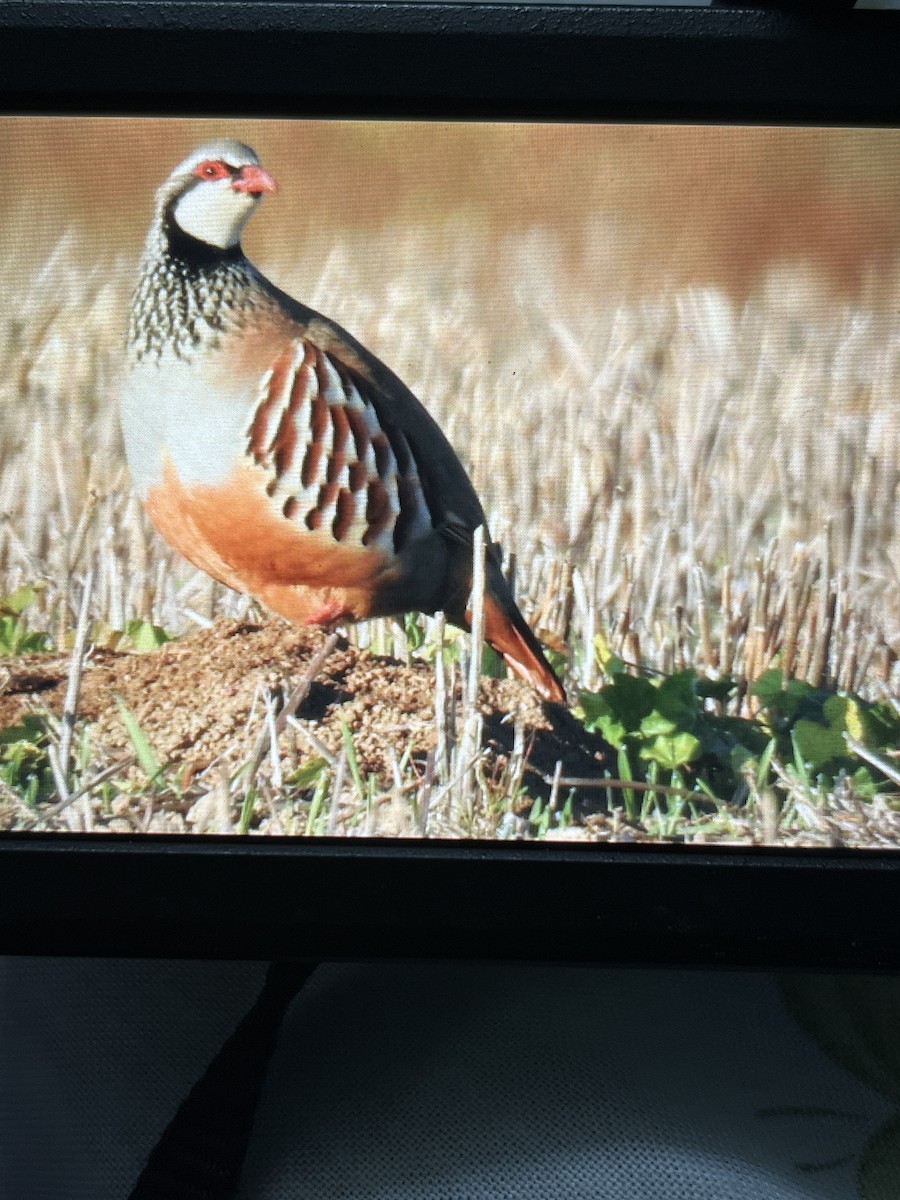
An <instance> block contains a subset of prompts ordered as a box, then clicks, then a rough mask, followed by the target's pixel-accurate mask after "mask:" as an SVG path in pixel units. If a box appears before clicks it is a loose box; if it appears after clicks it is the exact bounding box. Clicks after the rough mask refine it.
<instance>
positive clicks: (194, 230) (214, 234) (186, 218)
mask: <svg viewBox="0 0 900 1200" xmlns="http://www.w3.org/2000/svg"><path fill="white" fill-rule="evenodd" d="M231 182H232V181H231V178H230V177H229V178H226V179H216V180H203V181H201V182H200V183H198V184H195V185H194V186H193V187H190V188H188V190H187V191H186V192H184V194H183V195H181V196H179V198H178V200H176V202H175V207H174V208H173V210H172V215H173V216H174V218H175V221H176V222H177V224H178V227H179V228H180V229H182V230H183V231H184V232H185V233H187V234H190V236H191V237H195V238H197V240H198V241H201V242H206V244H207V245H208V246H217V247H218V248H219V249H220V250H229V249H231V247H232V246H236V245H237V244H238V242H239V241H240V238H241V231H242V229H243V228H244V225H245V224H246V222H247V219H248V217H249V216H250V214H251V213H252V212H253V209H254V207H255V206H256V203H257V200H258V197H256V196H252V195H250V193H249V192H236V191H235V190H234V188H233V187H232V186H231Z"/></svg>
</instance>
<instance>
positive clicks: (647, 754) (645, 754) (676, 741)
mask: <svg viewBox="0 0 900 1200" xmlns="http://www.w3.org/2000/svg"><path fill="white" fill-rule="evenodd" d="M640 756H641V758H642V759H643V760H644V761H645V762H656V763H659V765H660V766H661V767H666V768H667V769H668V770H670V771H673V770H675V769H676V768H677V767H683V766H686V765H687V764H688V763H691V762H694V760H695V759H697V758H699V756H700V740H699V738H695V737H694V735H693V734H692V733H678V734H676V735H675V736H674V737H658V738H654V740H653V741H652V742H651V743H650V745H649V746H642V747H641V750H640Z"/></svg>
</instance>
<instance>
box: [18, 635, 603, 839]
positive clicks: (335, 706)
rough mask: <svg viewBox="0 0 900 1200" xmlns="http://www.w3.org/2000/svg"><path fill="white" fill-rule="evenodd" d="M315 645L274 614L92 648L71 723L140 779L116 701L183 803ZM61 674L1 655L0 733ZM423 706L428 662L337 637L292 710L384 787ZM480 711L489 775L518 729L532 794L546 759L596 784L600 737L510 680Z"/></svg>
mask: <svg viewBox="0 0 900 1200" xmlns="http://www.w3.org/2000/svg"><path fill="white" fill-rule="evenodd" d="M324 641H325V635H324V634H323V633H322V632H321V631H319V630H310V629H296V628H293V627H290V626H288V625H286V624H285V623H283V622H281V621H278V620H273V621H271V622H268V623H267V624H265V625H251V624H246V623H240V622H236V621H225V620H222V621H218V622H217V623H216V624H215V625H213V626H212V627H211V628H209V629H206V630H203V631H200V632H197V633H193V634H190V635H188V636H187V637H184V638H183V639H180V640H179V641H176V642H171V643H168V644H166V645H164V646H162V647H161V648H160V649H158V650H156V651H153V652H150V653H144V654H137V653H118V652H112V651H108V650H95V651H93V652H92V653H91V654H90V656H89V658H88V660H87V662H86V664H85V670H84V675H83V681H82V687H81V695H80V699H79V703H78V715H79V718H80V719H82V720H85V721H88V722H90V723H91V726H92V735H91V736H92V742H91V745H92V753H93V756H94V757H95V758H96V760H97V763H96V765H97V768H98V769H100V768H102V767H104V766H105V765H106V764H107V763H109V762H111V761H115V760H116V759H121V760H122V775H130V776H131V777H133V778H135V779H137V778H138V777H139V776H140V772H139V769H138V767H137V765H136V763H135V761H134V758H135V756H134V751H133V747H132V744H131V741H130V739H129V736H128V733H127V731H126V728H125V725H124V723H123V720H122V714H121V709H120V707H119V704H118V703H117V698H119V699H121V701H122V702H124V704H126V705H127V706H128V708H129V709H130V710H131V712H132V713H133V714H134V716H135V718H136V719H137V721H138V723H139V724H140V726H141V729H142V730H143V732H144V734H145V735H146V737H147V739H148V740H149V742H150V744H151V745H152V747H153V749H154V751H155V753H156V755H157V757H158V758H159V759H160V761H161V762H163V763H165V764H167V765H168V766H169V767H170V768H172V769H173V770H175V771H177V772H178V777H179V780H180V786H181V788H182V789H183V790H184V791H186V792H187V793H193V800H196V799H197V797H198V796H200V795H202V794H204V793H206V792H208V791H209V790H210V788H211V787H213V786H214V784H215V781H216V780H217V779H218V778H221V777H222V776H223V774H224V773H225V772H226V771H230V772H234V770H236V769H237V768H238V767H239V766H240V765H241V764H242V763H246V762H247V761H248V759H249V758H250V757H251V755H252V753H253V749H254V746H255V745H256V744H257V741H258V739H259V736H260V733H261V731H262V730H264V728H265V722H266V699H265V697H266V696H267V695H268V696H270V697H272V698H273V700H274V703H275V707H276V709H277V707H278V706H279V705H280V702H281V698H282V697H283V696H285V695H287V694H288V693H289V692H290V690H291V689H292V688H293V687H295V686H296V684H297V683H298V682H299V681H300V679H301V678H302V677H303V675H304V672H305V670H306V668H307V666H308V664H309V661H310V659H311V658H312V656H313V655H314V654H315V653H316V651H317V650H319V649H320V648H321V646H322V645H323V643H324ZM68 670H69V659H68V656H58V655H46V654H39V655H23V656H20V657H18V658H15V659H8V660H6V662H5V663H4V664H3V665H2V667H0V671H2V672H5V674H4V675H2V676H0V687H2V694H0V729H2V728H6V727H9V726H11V725H15V724H17V723H18V722H19V721H20V720H21V718H22V716H23V714H24V713H26V712H28V711H30V710H38V711H49V712H51V713H54V714H56V715H57V716H58V715H59V714H60V713H61V710H62V706H63V699H64V695H65V690H66V679H67V674H68ZM4 685H5V686H4ZM434 704H435V679H434V669H433V667H431V666H430V665H428V664H427V663H422V662H416V661H414V662H413V663H411V664H410V665H408V666H404V665H403V664H401V663H398V662H396V661H394V660H392V659H387V658H383V657H379V656H377V655H374V654H372V653H370V652H368V651H364V650H359V649H357V648H355V647H353V646H351V645H349V644H348V643H347V642H346V641H339V642H338V644H337V646H336V647H335V649H334V650H333V651H332V653H331V654H330V656H329V657H328V659H327V661H326V662H325V664H324V667H323V668H322V670H321V671H320V673H319V675H318V678H317V679H316V680H315V682H314V683H313V684H312V686H311V689H310V692H309V695H308V696H307V699H306V700H305V701H304V702H303V703H302V704H301V705H300V707H299V709H298V710H297V714H296V715H297V717H298V719H300V721H301V722H302V723H303V725H304V727H305V728H307V729H308V730H309V731H310V732H311V733H312V734H313V735H314V737H316V738H317V739H319V741H320V743H321V744H322V745H323V746H324V747H325V748H327V751H328V752H330V753H332V754H335V755H337V754H339V753H340V750H341V745H342V736H343V735H342V730H341V725H342V724H343V725H344V726H346V728H348V729H349V730H350V732H351V734H352V736H353V744H354V746H355V749H356V753H357V755H358V758H359V764H360V769H361V771H362V773H363V775H364V776H365V775H367V774H374V775H375V776H376V777H377V779H378V781H379V782H380V784H381V785H382V786H383V787H384V788H386V789H389V788H390V787H391V786H392V782H393V778H394V776H393V770H394V766H395V764H396V761H397V758H398V757H399V755H401V754H402V753H403V751H404V750H406V749H407V747H410V746H411V747H412V758H413V760H414V761H424V759H425V756H426V755H427V753H428V751H429V750H431V749H433V748H434V746H435V742H436V722H435V713H434ZM479 707H480V711H481V713H482V715H483V717H484V727H485V739H486V742H487V744H488V757H487V762H486V765H485V774H486V776H487V777H488V778H491V777H492V776H495V777H499V776H500V775H501V774H502V771H503V769H504V767H505V766H506V764H507V762H508V759H509V754H510V752H511V750H512V746H513V739H514V732H515V725H516V723H517V721H518V722H520V723H522V724H523V725H524V727H525V742H526V745H530V753H529V769H528V771H527V773H526V779H525V783H526V786H527V788H528V791H529V793H530V795H531V796H532V797H534V796H537V795H540V794H543V795H545V796H546V795H547V794H548V793H549V787H548V784H547V779H546V777H548V776H552V774H553V771H554V769H555V767H556V763H557V762H558V761H561V762H562V774H563V775H564V776H578V777H584V776H591V777H599V776H600V774H601V772H602V769H603V767H602V762H601V758H600V757H599V756H602V743H601V742H600V741H599V740H597V739H595V738H593V737H592V736H591V735H588V734H586V733H585V731H584V729H583V728H582V727H581V726H580V724H579V723H578V722H577V721H575V720H574V718H572V717H571V716H570V714H568V713H567V712H565V711H564V710H562V709H559V708H557V707H555V706H547V705H543V704H542V703H541V702H540V701H539V699H538V698H537V697H536V696H535V694H534V693H533V692H532V691H531V690H530V689H529V688H528V687H527V686H525V685H524V684H522V683H520V682H519V681H518V680H513V679H507V680H493V679H484V680H482V684H481V692H480V705H479ZM280 745H281V749H282V753H283V754H285V755H286V758H285V763H286V768H288V767H290V766H292V765H293V766H302V764H303V763H304V761H308V760H309V759H310V758H312V757H313V756H315V754H316V750H315V747H314V746H313V745H312V744H311V743H310V741H309V740H308V739H304V738H303V737H302V736H301V735H299V734H298V733H297V732H296V731H294V730H290V729H289V730H288V732H287V733H286V734H285V735H284V736H283V737H282V740H281V743H280ZM266 770H267V766H266V765H264V773H265V771H266ZM89 773H90V774H93V773H94V771H93V770H91V771H90V772H89ZM529 803H530V802H529ZM151 827H152V828H154V829H156V828H167V829H175V828H177V823H176V824H175V825H173V824H172V823H171V822H170V823H169V824H167V825H165V826H160V824H159V823H158V822H155V821H154V822H153V823H152V826H151ZM123 828H124V827H123Z"/></svg>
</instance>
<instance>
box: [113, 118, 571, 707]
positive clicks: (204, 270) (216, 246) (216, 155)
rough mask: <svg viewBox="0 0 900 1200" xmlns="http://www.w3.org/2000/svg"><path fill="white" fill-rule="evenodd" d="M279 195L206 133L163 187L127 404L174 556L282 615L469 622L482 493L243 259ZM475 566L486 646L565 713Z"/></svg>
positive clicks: (412, 418) (140, 460) (365, 358)
mask: <svg viewBox="0 0 900 1200" xmlns="http://www.w3.org/2000/svg"><path fill="white" fill-rule="evenodd" d="M275 187H276V185H275V181H274V180H273V178H272V176H271V175H269V174H268V172H267V171H265V170H264V169H263V168H262V167H261V166H260V164H259V160H258V159H257V157H256V155H255V154H254V153H253V151H252V150H250V149H249V148H248V147H247V146H243V145H241V144H240V143H239V142H235V141H215V142H209V143H208V144H206V145H204V146H201V147H200V148H199V149H198V150H196V151H195V152H194V153H193V154H191V155H190V156H189V157H188V158H186V159H185V160H184V162H183V163H181V164H180V165H179V166H178V167H176V168H175V170H174V171H173V172H172V174H171V175H170V176H169V178H168V179H167V180H166V182H165V183H164V184H163V186H162V187H161V189H160V190H159V193H158V194H157V202H156V212H155V215H154V217H153V222H152V224H151V227H150V233H149V236H148V239H147V245H146V249H145V252H144V257H143V265H142V270H141V275H140V280H139V283H138V287H137V291H136V293H135V297H134V302H133V305H132V311H131V321H130V326H129V333H128V352H129V363H128V372H127V376H126V380H125V383H124V387H123V392H122V404H121V407H122V424H123V430H124V435H125V446H126V450H127V455H128V462H129V465H130V467H131V472H132V475H133V478H134V482H135V486H136V487H137V489H138V490H139V492H140V495H141V497H142V499H143V502H144V504H145V505H146V508H147V511H148V512H149V514H150V516H151V519H152V520H153V523H154V525H155V526H156V528H157V529H158V530H159V532H160V533H161V534H162V535H163V537H164V538H166V540H167V541H168V542H170V543H171V544H172V545H173V546H174V547H175V548H176V549H178V550H179V551H180V552H181V553H182V554H183V555H185V557H186V558H188V559H190V561H191V562H192V563H194V564H195V565H196V566H198V567H200V568H202V569H203V570H204V571H207V572H209V574H210V575H212V576H213V577H214V578H215V579H218V580H220V581H221V582H222V583H225V584H227V585H228V586H229V587H232V588H236V589H237V590H239V591H242V592H248V593H250V594H251V595H253V596H256V597H257V598H258V599H259V600H261V601H262V602H263V604H265V605H267V606H268V607H269V608H271V609H273V610H274V611H275V612H277V613H281V614H282V615H283V616H285V617H287V618H288V619H289V620H292V621H296V622H299V623H302V624H321V625H334V624H336V623H338V622H340V621H346V620H352V621H356V620H360V619H362V618H364V617H373V616H387V615H389V614H398V613H403V612H408V611H410V610H418V611H421V612H426V613H433V612H436V611H437V610H439V609H443V610H444V611H445V612H446V614H447V617H448V619H449V620H451V621H453V622H454V623H455V624H457V625H460V626H462V627H463V628H468V625H469V621H468V616H467V611H466V606H467V603H468V598H469V594H470V590H471V582H472V535H473V531H474V530H475V529H476V528H477V527H478V526H479V525H483V524H484V523H485V517H484V512H483V510H482V507H481V504H480V503H479V501H478V497H477V496H476V494H475V491H474V489H473V487H472V484H471V483H470V482H469V479H468V476H467V475H466V472H465V470H464V469H463V467H462V465H461V464H460V462H459V459H458V458H457V457H456V454H455V453H454V452H453V449H452V448H451V446H450V444H449V442H448V441H447V439H446V438H445V437H444V435H443V434H442V433H441V431H440V429H439V428H438V426H437V425H436V424H435V422H434V421H433V420H432V418H431V417H430V416H429V415H428V413H427V412H426V411H425V409H424V408H423V407H422V405H421V404H420V403H419V401H418V400H417V399H416V398H415V396H413V394H412V393H411V392H410V391H409V389H408V388H406V387H405V386H404V384H403V383H401V381H400V380H399V379H398V378H397V377H396V376H395V375H394V374H393V373H392V372H391V371H390V370H388V368H387V367H386V366H384V364H383V363H381V362H379V360H378V359H377V358H375V357H374V355H372V354H370V353H369V352H368V351H367V350H366V349H364V347H363V346H361V345H360V344H359V342H357V341H355V340H354V338H352V337H351V336H350V335H349V334H348V333H345V332H344V330H343V329H341V328H340V327H339V326H337V325H335V324H334V323H333V322H331V321H329V320H327V319H326V318H325V317H322V316H320V315H319V314H318V313H316V312H313V311H312V309H309V308H306V307H305V306H304V305H302V304H300V303H298V302H297V301H296V300H294V299H292V297H290V296H288V295H286V294H285V293H284V292H281V291H279V289H278V288H276V287H275V286H274V285H273V284H271V283H270V282H269V281H268V280H267V279H265V278H264V277H263V276H262V275H261V274H260V273H259V271H257V270H256V268H255V267H254V266H253V264H252V263H250V262H249V261H248V260H247V258H245V257H244V253H243V251H242V250H241V245H240V235H241V230H242V229H243V226H244V224H245V223H246V221H247V219H248V217H249V216H250V215H251V213H252V212H253V210H254V209H255V208H256V206H257V204H258V203H259V200H260V198H261V197H262V196H264V195H265V194H266V192H274V191H275ZM486 574H487V587H486V594H485V605H484V613H485V620H484V624H485V637H486V639H487V641H488V642H489V643H490V645H491V646H493V647H494V649H495V650H497V651H498V652H499V653H500V654H502V656H503V658H504V659H505V660H506V662H507V663H508V664H509V665H510V667H511V668H512V669H513V670H514V671H515V672H517V674H519V675H521V676H522V677H523V678H524V679H527V680H528V681H529V682H530V683H531V684H532V685H533V686H534V687H535V688H536V689H537V690H538V691H539V692H540V693H541V695H542V696H544V697H545V698H546V699H548V700H553V701H557V702H560V703H562V702H564V701H565V693H564V691H563V689H562V687H561V685H560V683H559V680H558V679H557V678H556V676H555V675H554V673H553V671H552V670H551V668H550V666H549V665H548V663H547V661H546V659H545V658H544V655H543V653H542V652H541V648H540V646H539V644H538V642H537V640H536V638H535V637H534V635H533V634H532V632H531V630H530V629H529V628H528V626H527V625H526V624H525V621H524V619H523V617H522V614H521V613H520V612H519V610H518V608H517V607H516V603H515V601H514V600H513V597H512V594H511V592H510V589H509V587H508V585H507V583H506V581H505V579H504V577H503V574H502V572H501V569H500V563H499V560H498V557H497V553H496V550H495V549H494V548H493V547H490V549H489V551H488V561H487V573H486Z"/></svg>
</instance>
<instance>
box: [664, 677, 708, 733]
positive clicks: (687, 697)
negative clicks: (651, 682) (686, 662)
mask: <svg viewBox="0 0 900 1200" xmlns="http://www.w3.org/2000/svg"><path fill="white" fill-rule="evenodd" d="M654 707H655V708H657V709H659V711H660V712H661V713H662V714H663V715H664V716H666V717H668V718H669V720H670V721H673V722H674V723H675V724H676V725H677V726H678V728H679V729H690V728H692V727H693V724H694V721H695V720H696V719H697V716H698V714H699V713H700V712H702V711H703V705H702V702H701V700H700V698H699V696H698V695H697V672H696V671H692V670H689V671H676V673H675V674H674V675H669V676H667V677H666V678H665V679H664V680H663V681H662V683H661V684H660V685H659V687H658V688H657V689H656V702H655V704H654Z"/></svg>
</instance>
